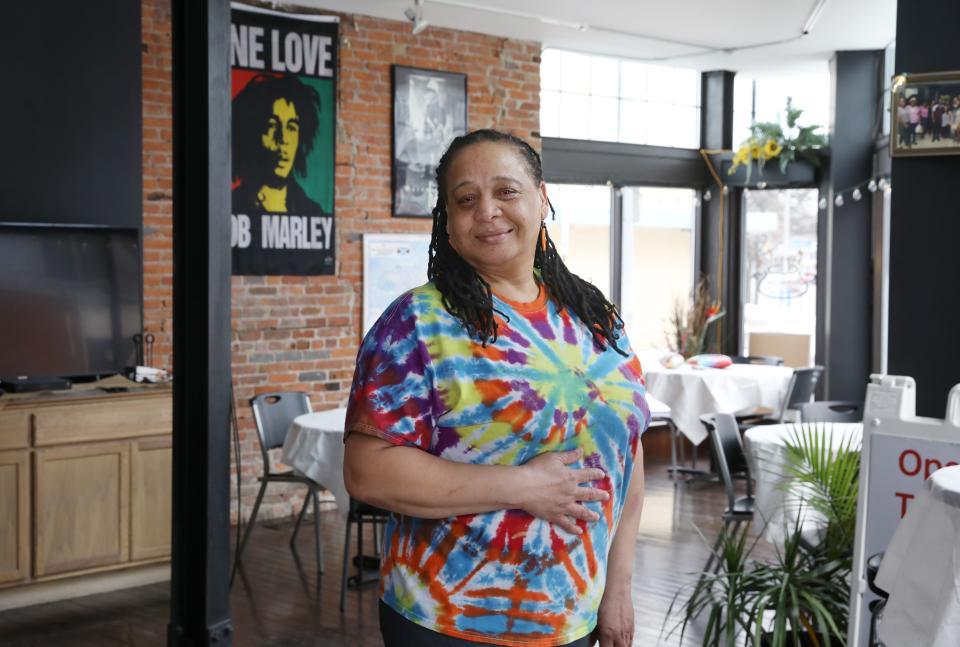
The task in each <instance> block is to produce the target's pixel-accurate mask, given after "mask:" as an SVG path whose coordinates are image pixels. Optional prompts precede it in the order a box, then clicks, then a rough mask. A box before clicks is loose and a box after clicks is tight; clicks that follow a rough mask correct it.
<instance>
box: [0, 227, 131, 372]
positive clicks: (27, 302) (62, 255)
mask: <svg viewBox="0 0 960 647" xmlns="http://www.w3.org/2000/svg"><path fill="white" fill-rule="evenodd" d="M141 324H142V306H141V277H140V233H139V230H137V229H115V228H107V227H74V226H56V225H3V226H0V375H2V376H4V377H15V376H30V377H45V376H58V377H70V378H83V377H93V376H98V375H99V376H103V375H109V374H111V373H117V372H119V371H121V370H122V369H123V368H124V367H125V366H132V365H134V364H135V363H136V346H135V344H134V341H133V337H134V335H136V334H137V333H139V332H140V330H141Z"/></svg>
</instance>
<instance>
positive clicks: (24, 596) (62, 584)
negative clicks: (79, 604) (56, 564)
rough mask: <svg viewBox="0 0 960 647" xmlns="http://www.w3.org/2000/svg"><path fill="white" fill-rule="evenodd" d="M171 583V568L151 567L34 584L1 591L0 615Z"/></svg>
mask: <svg viewBox="0 0 960 647" xmlns="http://www.w3.org/2000/svg"><path fill="white" fill-rule="evenodd" d="M169 579H170V564H169V563H164V564H151V565H148V566H140V567H137V568H130V569H127V570H123V571H113V572H109V573H97V574H94V575H81V576H77V577H75V578H69V579H64V580H57V581H54V582H36V583H33V584H25V585H23V586H18V587H16V588H13V589H7V590H3V591H0V611H8V610H10V609H18V608H20V607H29V606H33V605H35V604H46V603H48V602H59V601H60V600H69V599H71V598H79V597H84V596H87V595H95V594H97V593H109V592H110V591H116V590H118V589H129V588H133V587H135V586H145V585H147V584H156V583H157V582H166V581H169Z"/></svg>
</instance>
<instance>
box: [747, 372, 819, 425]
mask: <svg viewBox="0 0 960 647" xmlns="http://www.w3.org/2000/svg"><path fill="white" fill-rule="evenodd" d="M821 377H823V367H822V366H811V367H809V368H798V369H794V371H793V375H791V376H790V383H789V384H788V385H787V393H786V395H785V396H784V398H783V402H782V403H781V404H780V410H779V411H776V412H774V413H772V414H768V415H757V414H750V413H748V414H741V415H739V416H737V418H736V420H737V423H738V424H739V426H740V429H741V430H745V429H748V428H750V427H755V426H757V425H774V424H778V423H782V422H783V421H784V420H785V418H786V414H787V411H799V409H800V405H802V404H805V403H807V402H810V401H812V400H813V395H814V391H816V388H817V382H819V381H820V378H821Z"/></svg>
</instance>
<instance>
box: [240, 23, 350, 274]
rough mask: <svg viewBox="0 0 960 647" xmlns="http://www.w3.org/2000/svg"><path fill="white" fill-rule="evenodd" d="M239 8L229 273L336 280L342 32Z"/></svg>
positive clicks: (329, 26) (334, 25)
mask: <svg viewBox="0 0 960 647" xmlns="http://www.w3.org/2000/svg"><path fill="white" fill-rule="evenodd" d="M241 7H242V5H240V6H238V5H234V7H233V11H232V16H231V26H230V64H231V69H232V71H231V74H232V97H233V101H232V104H231V106H232V111H233V124H232V141H233V169H232V170H233V173H232V175H233V184H232V195H233V199H232V203H233V213H232V214H231V236H230V245H231V247H232V249H233V273H234V274H243V275H276V274H285V275H312V274H334V273H335V272H336V255H335V242H336V236H335V228H334V223H335V218H334V161H335V160H334V155H335V151H336V146H335V141H334V134H335V126H336V111H335V107H336V70H337V27H338V25H337V22H336V18H333V17H329V16H310V15H291V14H282V13H278V12H273V11H268V10H261V9H252V8H241Z"/></svg>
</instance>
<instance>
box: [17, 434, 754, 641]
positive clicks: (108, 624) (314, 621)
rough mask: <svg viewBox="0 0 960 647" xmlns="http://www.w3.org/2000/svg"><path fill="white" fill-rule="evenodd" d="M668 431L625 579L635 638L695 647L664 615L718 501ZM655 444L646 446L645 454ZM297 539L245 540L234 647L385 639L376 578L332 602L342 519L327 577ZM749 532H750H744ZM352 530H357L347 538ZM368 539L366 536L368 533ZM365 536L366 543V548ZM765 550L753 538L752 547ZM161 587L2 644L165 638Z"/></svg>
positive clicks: (697, 555) (308, 542)
mask: <svg viewBox="0 0 960 647" xmlns="http://www.w3.org/2000/svg"><path fill="white" fill-rule="evenodd" d="M666 434H667V431H666V430H665V429H664V430H651V431H650V432H648V434H647V435H646V436H645V438H644V441H645V442H644V445H645V447H648V449H647V450H646V454H647V458H646V498H645V500H644V506H643V517H642V520H641V522H640V532H639V535H638V537H637V544H636V558H635V560H634V575H633V603H634V615H635V619H636V632H635V635H634V645H640V646H644V647H646V646H648V645H649V646H653V645H664V646H667V645H669V646H675V645H698V644H700V638H701V633H700V632H701V631H702V627H699V626H696V625H694V626H692V627H691V628H690V629H688V631H687V634H686V636H685V637H684V639H683V642H681V641H680V639H679V633H675V634H674V635H672V636H669V637H668V636H667V633H669V630H670V628H671V627H673V625H674V624H675V622H676V618H673V619H669V620H667V625H666V630H665V631H662V630H663V629H664V619H665V617H666V614H667V610H668V608H669V606H670V602H671V600H672V599H673V596H674V595H675V594H676V593H677V591H678V590H681V591H683V592H688V591H689V588H686V587H683V585H684V584H690V583H693V582H694V581H695V579H696V578H695V576H694V575H693V573H694V572H695V571H697V570H698V569H700V568H701V566H702V565H703V564H704V562H705V561H706V559H707V555H708V553H709V548H710V544H712V542H713V540H714V538H715V537H716V534H717V532H718V531H719V528H720V524H721V520H720V515H719V511H720V510H722V509H723V506H724V504H725V494H724V491H723V487H722V486H721V485H720V484H719V483H710V482H689V483H688V482H686V481H684V480H683V479H682V478H681V480H679V481H677V482H676V483H675V482H674V481H673V480H671V478H670V477H669V475H668V471H667V461H666V458H667V454H666V453H665V452H663V451H661V449H662V448H663V447H664V445H665V441H666V440H667V437H666ZM651 450H653V451H651ZM304 523H305V531H304V532H301V533H299V535H298V538H297V551H296V554H294V553H293V552H291V550H290V546H289V540H290V535H291V532H292V531H293V522H292V521H284V522H265V523H262V524H259V525H258V527H257V528H256V529H255V530H254V532H253V533H252V534H251V536H250V541H249V544H248V545H247V547H246V548H245V552H244V559H243V562H244V566H242V567H241V569H240V570H239V572H238V574H237V576H236V578H235V580H234V583H233V588H232V590H231V594H230V606H231V615H232V618H233V623H234V628H235V635H234V641H233V644H234V645H236V646H238V647H253V646H259V645H273V646H276V647H308V646H317V647H319V646H321V645H322V646H324V647H327V646H331V647H332V646H341V647H375V646H379V645H382V644H383V643H382V640H381V637H380V631H379V628H378V620H377V593H376V585H375V584H368V585H366V586H365V587H364V588H362V589H360V590H350V591H348V593H347V598H346V609H345V611H344V612H343V613H341V612H340V611H339V609H338V606H339V597H340V573H341V566H342V562H341V558H342V557H341V556H342V548H343V537H344V521H343V520H342V518H341V517H340V516H339V515H338V514H337V512H336V510H335V509H333V508H332V506H331V507H330V509H326V510H323V511H322V512H321V533H322V537H321V539H322V541H323V546H324V559H325V564H324V566H325V569H324V571H325V572H324V574H323V575H319V576H318V574H317V573H316V562H315V558H314V547H313V533H312V532H310V531H309V527H310V525H312V523H311V522H310V521H309V520H305V522H304ZM756 531H757V529H756V528H754V529H753V532H756ZM354 536H355V535H354ZM367 537H369V534H368V535H367ZM372 549H373V546H372V541H371V542H370V546H369V547H368V548H367V549H366V550H372ZM768 550H769V549H768V548H767V546H766V545H765V544H764V542H763V540H760V541H759V542H758V544H757V546H756V548H755V551H756V554H758V555H761V554H763V553H765V552H767V551H768ZM168 618H169V585H168V584H167V583H159V584H152V585H149V586H143V587H139V588H135V589H126V590H120V591H114V592H111V593H104V594H100V595H92V596H87V597H82V598H76V599H73V600H68V601H64V602H58V603H51V604H44V605H38V606H34V607H27V608H22V609H14V610H10V611H4V612H0V643H2V644H3V645H5V646H9V647H14V646H16V647H34V646H36V647H40V646H41V645H43V646H46V645H58V646H60V647H112V646H116V645H130V646H133V645H135V646H136V647H161V646H163V645H166V644H167V636H166V634H167V622H168Z"/></svg>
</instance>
